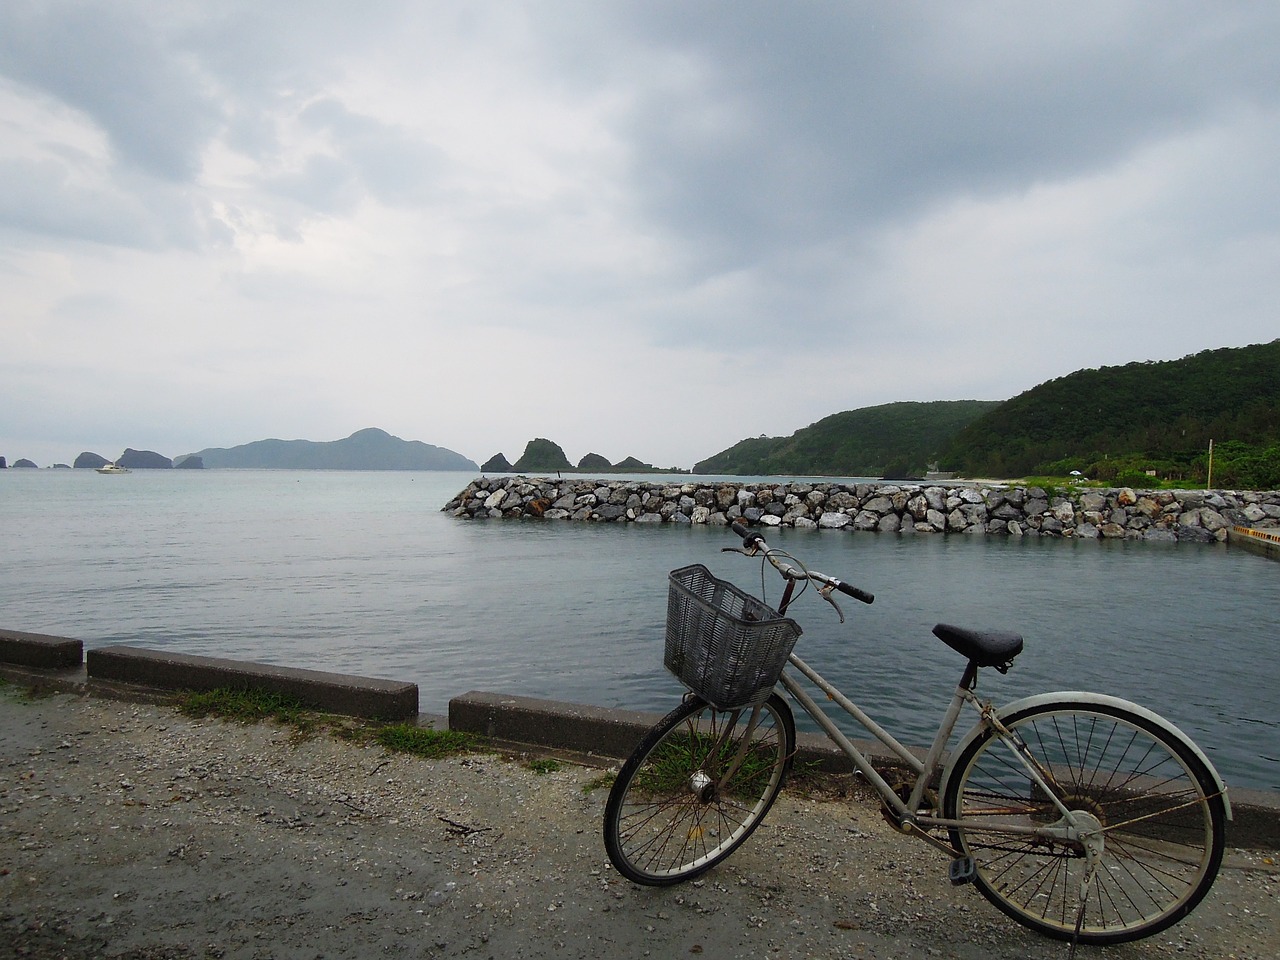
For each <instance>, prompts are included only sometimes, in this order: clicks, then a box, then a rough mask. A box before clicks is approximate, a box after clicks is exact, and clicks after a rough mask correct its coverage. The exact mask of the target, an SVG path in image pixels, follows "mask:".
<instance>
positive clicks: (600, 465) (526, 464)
mask: <svg viewBox="0 0 1280 960" xmlns="http://www.w3.org/2000/svg"><path fill="white" fill-rule="evenodd" d="M480 470H481V471H482V472H484V473H550V472H555V473H688V472H689V471H688V470H682V469H680V468H679V467H655V466H654V465H653V464H651V463H644V462H643V461H641V460H637V459H636V458H635V457H627V458H626V459H625V460H619V461H618V462H617V463H610V462H609V461H608V460H607V459H606V458H605V457H603V456H601V455H600V454H598V453H588V454H587V455H586V456H584V457H583V458H582V459H581V460H579V461H578V465H577V466H576V467H575V466H574V465H573V464H572V463H570V462H569V458H568V457H567V456H565V452H564V449H563V448H562V447H561V446H560V444H558V443H556V442H554V441H552V440H548V439H546V438H545V437H535V438H534V439H533V440H530V441H529V442H528V443H527V444H525V448H524V453H523V454H521V456H520V459H519V460H517V461H516V462H515V463H511V461H509V460H508V459H507V458H506V457H505V456H503V455H502V454H501V453H495V454H494V455H493V456H492V457H490V458H489V459H488V460H486V461H485V462H484V466H482V467H481V468H480Z"/></svg>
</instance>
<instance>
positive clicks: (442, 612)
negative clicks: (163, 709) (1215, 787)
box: [0, 469, 1280, 790]
mask: <svg viewBox="0 0 1280 960" xmlns="http://www.w3.org/2000/svg"><path fill="white" fill-rule="evenodd" d="M471 479H472V476H471V475H470V474H460V473H405V472H387V473H376V472H350V473H349V472H327V471H304V472H290V471H233V470H209V471H190V472H187V471H154V472H147V471H137V472H134V473H132V474H129V475H127V476H116V477H108V476H100V475H98V474H96V473H93V472H91V471H83V470H75V471H72V470H12V469H11V470H7V471H3V472H0V624H3V625H4V626H6V627H8V628H11V629H17V630H27V631H33V632H39V633H50V634H56V635H61V636H68V637H75V638H79V639H81V640H83V641H84V642H85V645H86V646H87V647H95V646H102V645H105V644H110V643H121V642H128V643H136V644H140V645H144V646H151V647H158V648H172V649H175V650H178V651H181V652H184V653H193V654H205V655H209V656H218V657H231V658H238V659H252V660H260V661H266V662H270V663H277V664H285V665H289V666H295V667H305V668H309V669H316V670H332V671H340V672H347V673H356V674H362V675H366V676H375V677H386V678H390V679H397V680H409V681H413V682H415V683H417V684H418V685H419V688H420V694H421V704H422V709H423V710H426V711H430V712H441V713H443V712H444V711H445V710H446V707H447V703H448V701H449V699H450V698H451V697H453V696H456V695H458V694H461V693H465V692H467V691H469V690H486V691H493V692H500V693H515V694H522V695H526V696H534V697H552V698H557V699H563V700H570V701H577V702H582V703H591V704H596V705H599V706H605V707H627V708H634V709H652V710H665V709H667V708H669V707H671V706H673V705H674V704H675V703H676V702H677V701H678V699H679V696H680V692H681V691H680V688H679V686H678V684H676V682H675V681H674V680H672V679H671V678H670V677H669V676H668V675H667V674H666V673H665V672H664V671H663V668H662V636H663V622H664V618H665V614H666V574H667V572H668V571H669V570H670V569H672V568H674V567H677V566H682V565H684V564H688V563H694V562H699V563H704V564H706V565H707V566H708V567H710V568H711V569H712V571H713V572H715V573H716V574H717V575H719V576H722V577H726V578H730V579H733V580H735V581H736V582H737V583H739V584H740V585H741V586H743V587H746V588H748V589H751V590H753V591H754V592H757V593H758V592H759V585H760V568H759V563H758V561H753V560H748V559H747V558H745V557H742V556H740V555H736V554H725V555H721V554H720V552H719V551H720V548H721V547H722V546H726V545H728V544H730V543H731V542H733V541H732V538H731V537H730V536H729V534H728V532H727V531H726V530H725V529H724V528H705V527H689V526H683V527H676V526H650V525H621V524H607V525H593V524H575V523H569V522H543V521H489V522H466V521H458V520H454V519H452V518H450V517H448V516H447V515H445V514H443V513H441V512H440V507H441V506H442V505H443V504H444V503H445V502H446V501H448V500H449V499H450V498H451V497H452V496H453V495H454V494H455V493H457V492H458V491H459V490H461V489H462V488H463V487H464V486H465V485H466V484H467V483H468V482H469V481H470V480H471ZM771 543H773V545H775V546H781V547H784V548H786V549H788V550H790V551H792V552H794V553H795V554H797V555H798V556H800V557H801V558H802V559H804V560H806V561H807V562H808V563H809V564H810V566H813V567H815V568H817V569H820V570H823V571H826V572H828V573H832V574H835V575H837V576H841V577H842V578H844V579H847V580H849V581H850V582H853V583H855V584H857V585H859V586H861V587H864V588H865V589H867V590H870V591H872V592H873V593H875V594H876V602H875V604H874V605H873V606H870V607H867V606H864V605H862V604H859V603H857V602H855V601H853V600H849V601H848V602H846V603H843V606H844V609H845V613H846V615H847V618H848V621H847V622H846V623H845V624H844V625H840V624H839V623H838V622H837V621H836V618H835V617H834V615H833V614H832V612H831V610H830V608H829V607H827V606H826V604H824V603H822V602H821V601H820V600H817V599H816V598H815V597H814V596H812V595H811V596H809V597H804V598H801V600H800V601H799V602H798V603H797V604H796V605H795V606H794V607H793V608H792V614H793V615H794V616H795V617H796V619H797V620H799V621H800V622H801V624H802V625H803V627H804V630H805V634H804V636H803V637H802V638H801V641H800V643H801V646H800V648H799V650H800V652H801V654H802V655H803V656H804V657H805V658H806V659H807V660H808V661H809V662H810V663H812V664H813V665H814V666H816V667H818V668H819V669H820V670H822V671H823V672H824V673H827V674H828V675H829V676H830V677H831V678H832V679H833V680H835V682H836V683H837V684H839V685H840V686H841V687H842V688H843V689H844V690H845V691H846V692H848V693H850V694H851V695H852V696H853V697H854V699H856V700H859V701H860V702H862V703H863V704H864V705H865V706H867V707H868V708H869V709H870V711H871V713H872V714H873V715H875V716H877V717H881V718H882V719H884V720H885V721H886V722H887V725H888V726H889V727H890V729H893V730H894V731H895V732H900V733H901V734H902V735H903V737H904V739H905V740H906V741H907V742H911V743H925V742H927V740H928V739H929V736H930V734H931V733H932V730H933V729H934V728H936V725H937V722H938V719H939V716H940V713H941V710H942V703H943V700H944V699H945V698H946V697H947V696H949V694H950V691H951V689H952V687H953V686H954V683H955V681H956V680H957V679H958V678H959V675H960V670H961V667H962V666H963V664H962V663H961V661H960V658H959V657H958V656H956V655H955V654H954V653H952V652H951V651H949V650H948V649H947V648H945V647H944V646H943V645H942V644H941V643H939V642H938V641H937V640H936V639H934V638H933V636H932V635H931V634H930V632H929V631H930V628H931V627H932V626H933V624H934V623H936V622H938V621H940V620H942V621H947V622H951V623H957V624H961V625H967V626H991V627H1002V628H1009V629H1016V630H1019V631H1021V632H1022V633H1023V635H1024V636H1025V637H1026V640H1027V645H1026V650H1025V652H1024V653H1023V654H1022V655H1021V656H1020V657H1019V659H1018V661H1017V664H1016V665H1015V667H1014V668H1013V670H1012V671H1011V672H1010V673H1009V674H1008V675H1007V676H1003V677H1002V676H1000V675H998V674H996V673H995V672H994V671H984V673H983V677H982V682H981V687H980V690H981V691H982V692H985V693H986V694H987V695H989V696H991V697H992V698H993V699H995V700H996V701H997V702H1004V701H1007V700H1009V699H1012V698H1013V697H1015V696H1020V695H1023V694H1027V693H1036V692H1040V691H1044V690H1050V689H1059V690H1062V689H1066V690H1070V689H1083V690H1098V691H1100V692H1105V693H1111V694H1115V695H1118V696H1123V697H1126V698H1128V699H1131V700H1135V701H1137V702H1139V703H1142V704H1144V705H1146V706H1148V707H1150V708H1152V709H1154V710H1156V711H1157V712H1159V713H1161V714H1163V715H1165V716H1167V717H1169V718H1170V719H1171V720H1173V721H1174V722H1176V723H1178V724H1179V725H1180V726H1181V727H1182V728H1183V729H1184V730H1186V731H1187V732H1188V733H1189V734H1190V735H1191V736H1192V737H1193V738H1194V739H1195V740H1197V741H1198V742H1199V743H1200V744H1201V746H1203V747H1204V748H1205V749H1206V750H1207V751H1209V753H1210V755H1211V756H1212V757H1213V759H1214V761H1215V763H1216V764H1217V765H1218V767H1219V770H1220V771H1221V772H1222V773H1223V775H1224V776H1225V777H1226V778H1227V779H1228V781H1229V782H1231V783H1234V784H1236V785H1239V786H1250V787H1256V788H1263V789H1271V790H1280V743H1278V742H1277V740H1278V737H1280V707H1277V704H1278V703H1280V656H1277V650H1278V649H1280V647H1278V643H1280V564H1277V563H1276V562H1275V561H1270V560H1266V559H1264V558H1262V557H1259V556H1257V555H1256V554H1252V553H1249V552H1246V551H1244V550H1241V549H1231V548H1227V547H1225V546H1222V545H1207V546H1206V545H1192V544H1177V545H1172V544H1144V543H1126V542H1120V543H1116V542H1111V541H1105V542H1099V541H1088V542H1083V541H1082V542H1076V541H1060V540H1030V539H1027V540H1010V539H1003V538H1000V539H996V538H992V539H982V538H972V537H945V538H944V537H940V536H916V537H901V538H900V537H896V536H881V535H876V534H870V533H855V534H850V533H841V532H834V531H777V532H775V533H774V534H773V536H772V537H771ZM777 583H778V581H777V580H776V578H775V579H773V580H770V581H767V588H768V589H767V593H766V597H767V598H768V599H770V600H776V599H777V594H778V591H777ZM921 704H923V705H924V706H923V707H921V706H919V705H921Z"/></svg>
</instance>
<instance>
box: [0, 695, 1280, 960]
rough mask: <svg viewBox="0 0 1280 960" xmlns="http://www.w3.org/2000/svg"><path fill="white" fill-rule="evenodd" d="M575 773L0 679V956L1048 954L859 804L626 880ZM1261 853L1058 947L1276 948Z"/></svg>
mask: <svg viewBox="0 0 1280 960" xmlns="http://www.w3.org/2000/svg"><path fill="white" fill-rule="evenodd" d="M599 775H600V771H599V770H595V769H591V768H588V767H578V766H575V765H563V766H562V767H561V769H559V770H558V771H555V772H551V773H545V774H538V773H535V772H534V771H533V770H531V769H529V768H528V767H527V766H526V765H524V764H522V763H521V762H519V761H518V760H517V759H511V758H503V757H498V756H492V755H477V756H471V757H465V758H452V759H448V760H440V761H424V760H420V759H415V758H411V757H405V756H400V755H390V754H387V753H385V752H384V751H382V750H381V749H380V748H376V747H366V746H358V745H354V744H352V743H349V742H345V741H340V740H337V739H332V738H329V737H327V736H318V737H314V738H310V739H306V740H302V741H300V742H299V741H296V740H295V738H293V737H292V735H291V731H289V730H288V729H285V728H282V727H280V726H276V725H273V724H262V725H258V726H242V725H239V724H233V723H225V722H222V721H218V720H192V719H188V718H186V717H183V716H182V715H180V714H178V713H176V712H174V711H173V710H171V709H170V708H168V707H163V706H139V705H136V704H128V703H120V702H115V701H109V700H100V699H88V698H83V697H75V696H69V695H57V696H53V697H49V698H45V699H37V700H30V699H26V698H25V697H23V696H21V695H20V692H19V691H18V689H17V688H16V687H13V686H7V687H6V686H3V685H0V957H9V956H25V957H35V958H55V957H67V958H88V957H126V958H139V960H141V958H170V957H172V958H206V957H212V958H228V960H230V958H235V960H241V958H243V960H258V958H282V960H293V958H297V960H303V958H305V960H311V958H317V957H323V958H347V957H350V958H360V960H371V958H379V957H394V958H400V957H413V958H432V957H462V956H466V957H477V958H485V957H497V958H505V957H528V958H532V957H565V958H577V957H583V958H596V957H602V956H609V957H621V958H626V957H646V956H653V957H663V958H673V957H688V956H699V955H701V956H705V957H712V958H722V957H724V958H728V957H821V958H855V960H858V958H917V957H919V958H935V957H938V958H950V957H958V958H971V960H980V958H981V960H987V958H1017V960H1023V958H1041V957H1045V958H1050V957H1051V958H1055V960H1059V958H1065V957H1066V956H1067V948H1066V946H1065V945H1064V944H1061V943H1056V942H1054V941H1049V940H1046V939H1043V938H1041V937H1038V936H1036V935H1035V934H1032V933H1030V932H1026V931H1023V930H1022V929H1021V928H1019V927H1017V926H1016V925H1014V924H1012V923H1011V922H1008V921H1006V920H1005V919H1004V918H1003V916H1002V915H1001V914H999V913H998V912H997V911H996V910H995V909H994V908H993V907H991V906H990V905H988V904H987V903H986V901H985V900H983V899H982V897H981V896H980V895H979V894H978V893H977V892H976V891H975V890H973V889H972V888H962V889H953V888H952V887H951V886H950V885H949V884H948V883H947V881H946V879H945V870H946V863H945V861H944V860H942V859H941V858H940V857H937V856H936V855H935V854H933V853H931V852H930V851H929V850H928V849H927V848H925V847H924V846H923V845H920V844H916V843H912V842H910V841H906V840H901V839H899V838H898V837H897V836H896V834H894V833H893V832H892V831H891V830H890V829H889V828H888V826H887V825H886V824H885V823H884V822H883V821H882V820H881V819H880V816H879V814H878V812H877V811H876V809H875V808H874V807H873V806H871V805H868V804H866V803H864V802H861V801H857V800H850V799H844V800H825V799H822V800H820V799H814V798H810V797H804V796H799V795H795V794H792V793H787V794H784V795H783V797H782V798H781V799H780V800H779V802H778V804H777V806H776V808H775V810H774V812H773V813H772V814H770V817H769V819H768V820H766V821H765V823H764V824H763V825H762V826H761V828H760V830H759V831H758V832H757V834H756V836H755V837H753V838H752V840H751V841H749V842H748V843H747V844H746V845H745V846H744V847H743V849H742V850H740V851H739V852H738V853H737V854H735V856H734V857H733V858H731V859H730V860H729V861H728V862H727V863H726V864H724V865H722V866H721V867H719V868H718V869H716V870H713V871H712V872H711V873H709V874H707V875H706V876H705V877H704V878H703V879H701V880H699V881H695V882H693V883H690V884H686V885H683V886H680V887H676V888H670V889H665V890H655V889H650V888H639V887H635V886H633V885H631V884H629V883H627V882H626V881H624V880H622V879H620V878H619V877H618V876H617V875H616V874H615V873H614V872H613V871H612V869H611V868H610V866H609V864H608V860H607V858H606V857H605V854H604V850H603V846H602V843H601V840H600V837H599V832H600V818H601V812H602V809H603V805H604V801H605V795H606V791H605V790H603V789H596V790H587V789H584V788H585V787H588V786H589V785H590V784H591V782H592V781H594V780H596V779H597V778H598V777H599ZM1276 859H1277V858H1276V857H1274V856H1271V855H1268V854H1264V853H1258V852H1243V851H1231V852H1230V853H1229V857H1228V861H1229V863H1228V867H1227V869H1226V870H1224V872H1223V874H1222V875H1221V877H1220V879H1219V881H1218V884H1217V885H1216V886H1215V888H1214V890H1213V892H1211V894H1210V895H1209V897H1208V899H1207V900H1206V902H1205V903H1204V904H1203V905H1202V906H1201V907H1200V908H1199V909H1198V910H1197V912H1196V913H1195V914H1193V916H1192V917H1191V918H1189V919H1188V920H1187V921H1184V922H1183V923H1182V924H1180V925H1179V926H1177V927H1174V928H1173V929H1172V930H1171V931H1167V932H1166V933H1164V934H1161V935H1159V936H1157V937H1154V938H1151V939H1149V940H1147V941H1143V942H1140V943H1137V944H1128V945H1126V946H1123V947H1117V948H1109V949H1106V950H1086V949H1083V948H1082V950H1081V952H1080V956H1082V957H1099V958H1102V957H1105V958H1153V957H1172V956H1177V957H1214V958H1218V957H1222V958H1227V957H1234V958H1241V960H1244V958H1252V960H1264V958H1265V960H1274V958H1275V957H1276V956H1277V955H1280V902H1278V901H1280V876H1278V875H1277V867H1276V866H1275V865H1274V864H1275V861H1276Z"/></svg>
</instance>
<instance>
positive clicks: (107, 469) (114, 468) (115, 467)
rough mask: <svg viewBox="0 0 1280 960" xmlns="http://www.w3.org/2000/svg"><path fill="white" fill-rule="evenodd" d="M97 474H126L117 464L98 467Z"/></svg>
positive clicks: (126, 471)
mask: <svg viewBox="0 0 1280 960" xmlns="http://www.w3.org/2000/svg"><path fill="white" fill-rule="evenodd" d="M98 472H99V473H128V472H129V471H128V470H126V469H125V468H124V467H122V466H120V464H118V463H108V464H107V465H106V466H103V467H98Z"/></svg>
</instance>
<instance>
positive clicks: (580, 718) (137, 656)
mask: <svg viewBox="0 0 1280 960" xmlns="http://www.w3.org/2000/svg"><path fill="white" fill-rule="evenodd" d="M73 648H74V650H75V651H76V652H77V654H78V652H79V650H80V641H78V640H67V639H66V638H63V637H49V636H46V635H44V634H29V633H21V632H17V631H12V630H3V629H0V677H5V678H7V679H9V680H12V681H13V682H16V683H21V684H25V685H28V686H32V687H36V688H47V689H53V690H58V691H62V692H66V693H80V694H88V695H95V696H105V697H110V698H114V699H126V700H129V699H136V700H147V701H153V702H163V701H165V700H171V699H172V697H173V695H174V694H175V693H176V692H177V691H180V690H213V689H217V688H219V687H233V688H237V687H245V688H252V689H258V690H267V691H270V692H275V693H283V694H288V695H290V696H294V697H296V698H297V699H299V700H300V701H302V702H303V703H304V704H306V705H307V706H309V707H311V708H313V709H316V710H321V711H324V712H328V713H338V714H344V715H347V716H356V717H364V718H368V719H377V720H413V721H416V722H417V723H419V724H422V725H430V726H439V725H440V723H439V721H440V719H441V718H439V717H436V716H428V715H423V714H419V712H418V687H417V684H413V683H401V682H396V681H390V680H377V679H373V678H369V677H358V676H350V675H347V674H337V673H324V672H321V671H316V670H298V669H294V668H291V667H278V666H273V665H268V664H260V663H251V662H246V661H239V660H222V659H217V658H214V657H198V656H190V655H187V654H178V653H166V652H163V651H157V650H150V649H146V648H141V647H132V646H125V645H120V646H111V647H100V648H97V649H92V650H89V651H88V653H87V655H86V656H85V662H84V663H83V664H82V663H81V662H80V661H79V657H78V656H77V657H76V659H75V661H74V662H73V663H70V664H68V662H67V661H68V659H69V658H70V651H71V650H72V649H73ZM675 706H676V701H675V699H674V698H673V700H672V707H673V708H674V707H675ZM660 719H662V714H658V713H649V712H642V711H636V710H613V709H607V708H604V707H594V706H588V705H586V704H577V703H564V702H561V701H557V700H542V699H537V698H534V697H523V696H517V695H510V694H499V693H486V692H483V691H478V690H473V691H470V692H469V693H465V694H463V695H462V696H459V697H455V698H453V699H452V700H450V701H449V715H448V726H449V728H450V729H452V730H459V731H463V732H468V733H474V734H476V735H478V736H481V737H484V738H486V739H489V740H494V741H501V742H504V743H508V744H515V745H519V746H526V747H530V748H533V749H535V750H537V749H542V750H548V751H564V752H568V753H573V754H577V755H579V756H581V757H582V758H584V760H585V761H586V762H590V763H597V764H599V763H600V762H601V761H605V762H607V764H608V765H613V764H615V763H617V762H619V761H622V760H624V759H625V758H626V757H628V756H629V755H630V754H631V751H632V750H634V749H635V746H636V744H638V743H639V742H640V740H641V738H642V737H643V736H644V735H645V733H646V732H647V731H648V730H649V729H650V728H651V727H652V726H653V725H654V724H656V723H657V722H658V721H659V720H660ZM797 740H798V742H797V750H796V765H797V767H799V768H807V769H809V770H813V771H815V772H821V773H834V774H841V773H849V772H851V771H852V765H851V764H850V762H849V760H848V758H847V757H845V756H844V754H843V753H841V752H840V751H839V750H837V749H836V748H835V747H834V746H833V745H832V744H831V742H830V741H829V740H827V738H826V737H823V736H818V735H813V734H804V733H802V734H800V735H799V736H798V738H797ZM855 742H856V743H857V744H858V746H859V748H860V749H862V750H863V751H864V752H866V753H867V755H868V756H869V757H870V758H871V760H872V761H873V762H874V764H875V765H876V767H877V768H878V769H880V770H881V772H882V773H885V776H886V778H887V779H888V780H889V781H890V782H892V781H893V780H894V777H893V776H892V775H890V772H886V771H891V770H892V768H894V767H895V766H897V760H896V758H895V757H893V756H892V755H891V754H887V753H886V752H885V751H884V749H883V748H882V747H881V746H880V745H879V744H878V743H875V742H867V741H855ZM904 778H905V772H904ZM1231 806H1232V810H1233V812H1234V814H1235V819H1234V820H1233V821H1232V822H1231V825H1230V827H1229V831H1228V838H1227V839H1228V843H1229V844H1230V845H1232V846H1237V847H1248V848H1253V849H1266V850H1280V794H1277V793H1271V792H1266V791H1259V790H1246V789H1239V788H1232V790H1231Z"/></svg>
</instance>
